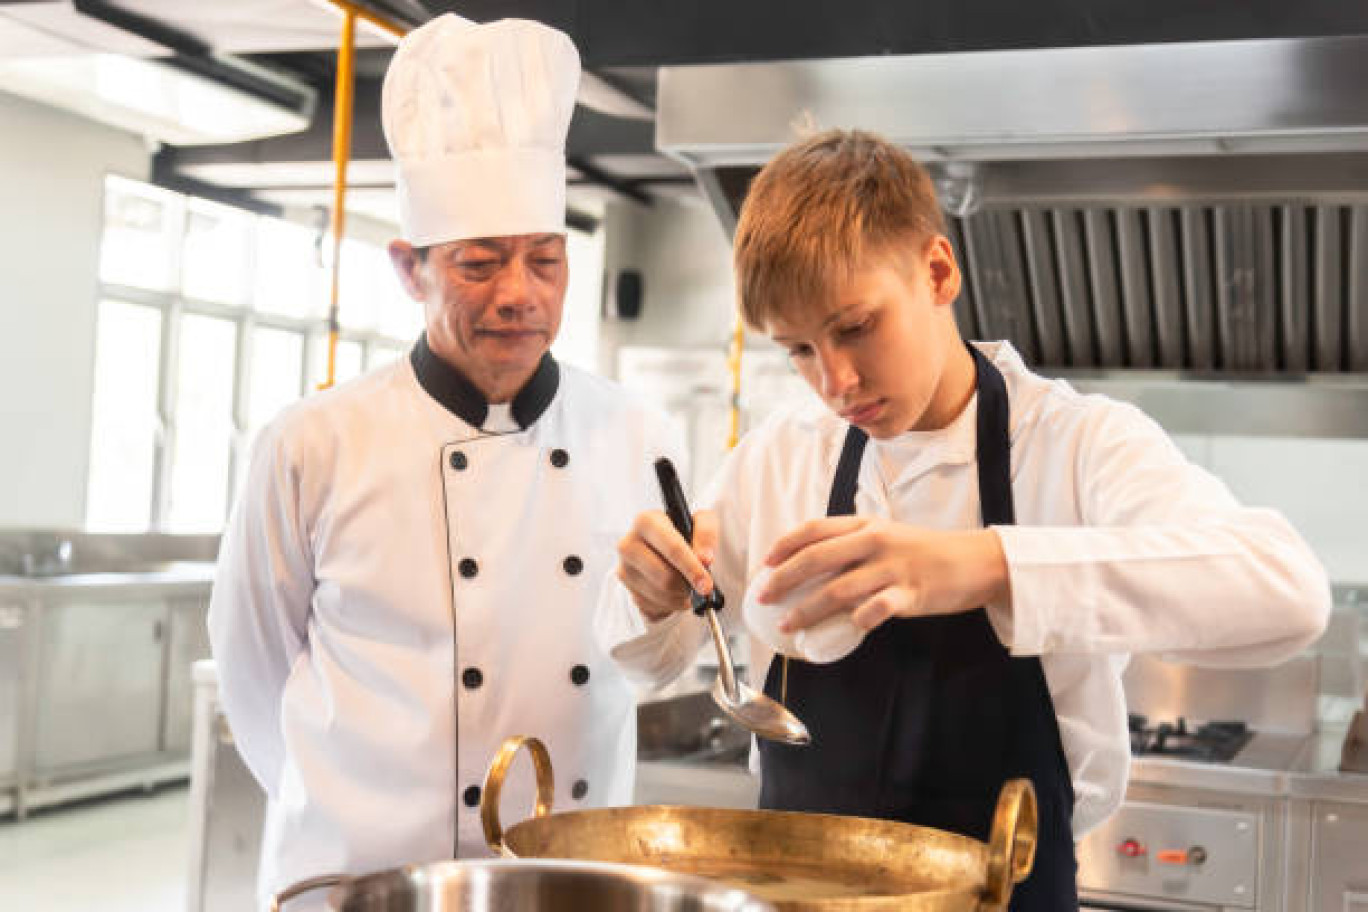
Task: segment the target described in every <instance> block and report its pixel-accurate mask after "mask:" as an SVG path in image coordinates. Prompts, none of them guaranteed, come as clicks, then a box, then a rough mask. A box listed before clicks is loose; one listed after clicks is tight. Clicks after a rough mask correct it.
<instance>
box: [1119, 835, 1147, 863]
mask: <svg viewBox="0 0 1368 912" xmlns="http://www.w3.org/2000/svg"><path fill="white" fill-rule="evenodd" d="M1116 851H1117V853H1118V854H1120V855H1121V856H1122V857H1124V858H1139V857H1140V856H1141V855H1144V854H1145V847H1144V845H1142V844H1141V843H1139V842H1137V841H1136V840H1134V839H1127V840H1126V841H1125V842H1123V843H1121V844H1120V845H1119V846H1117V847H1116Z"/></svg>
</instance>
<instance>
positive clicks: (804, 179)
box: [733, 130, 946, 330]
mask: <svg viewBox="0 0 1368 912" xmlns="http://www.w3.org/2000/svg"><path fill="white" fill-rule="evenodd" d="M945 231H946V228H945V218H944V216H942V215H941V210H940V206H939V204H938V203H937V201H936V191H935V188H934V187H933V186H932V184H931V177H930V175H929V174H927V173H926V169H925V168H923V167H922V166H921V165H920V164H918V163H917V162H916V160H914V159H913V158H912V157H911V156H910V155H908V154H907V153H906V152H904V151H903V150H902V149H900V148H898V147H897V146H895V145H894V144H893V143H891V142H889V141H888V140H886V139H884V138H883V137H881V136H877V135H875V134H873V133H867V132H865V131H863V130H827V131H825V132H822V133H818V134H816V135H815V136H812V137H810V138H808V139H806V140H803V141H802V142H799V143H796V144H794V145H792V146H789V147H788V148H787V149H785V150H784V151H782V152H780V153H779V154H778V155H777V156H775V158H774V159H773V160H772V161H770V163H769V164H767V165H765V167H764V168H763V169H761V171H760V173H759V174H757V175H756V176H755V179H754V181H752V182H751V186H750V191H749V192H748V193H747V194H746V200H745V202H744V203H743V204H742V206H741V215H740V219H739V221H738V223H737V226H736V239H735V244H734V253H733V260H734V263H735V267H736V283H737V293H738V295H739V297H740V304H741V315H742V317H743V318H744V319H745V321H746V322H747V323H748V324H749V325H750V326H751V327H753V328H755V329H760V330H763V329H764V327H765V324H766V322H767V320H768V319H769V318H770V317H772V316H775V315H783V314H792V313H795V312H800V311H801V310H803V309H805V308H808V307H811V306H813V305H814V304H815V303H817V302H818V301H819V300H821V298H822V297H823V295H825V294H828V293H830V291H831V290H832V289H833V288H837V287H840V286H841V285H843V284H844V283H846V282H848V281H850V280H851V278H852V277H853V276H854V274H855V271H856V270H857V269H859V268H862V267H863V266H866V265H868V264H869V263H870V262H871V260H874V259H876V258H879V257H885V256H894V257H896V256H899V255H911V254H913V253H914V252H916V251H917V250H919V249H920V248H921V243H922V242H924V241H926V240H928V239H930V238H932V237H934V236H936V235H938V234H945Z"/></svg>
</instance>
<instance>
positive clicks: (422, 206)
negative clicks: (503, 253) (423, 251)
mask: <svg viewBox="0 0 1368 912" xmlns="http://www.w3.org/2000/svg"><path fill="white" fill-rule="evenodd" d="M579 76H580V61H579V53H578V52H577V51H576V50H575V46H574V44H573V43H572V42H571V41H570V39H569V37H567V36H566V35H565V34H563V33H562V32H559V31H557V30H555V29H553V28H551V27H549V26H546V25H543V24H541V23H540V22H531V21H528V20H523V19H502V20H500V21H498V22H490V23H486V24H483V25H477V24H475V23H473V22H470V21H469V20H466V19H462V18H461V17H459V16H456V15H453V14H451V13H446V14H443V15H441V16H438V17H437V18H435V19H433V20H432V21H430V22H428V23H427V24H425V25H423V26H422V27H420V28H417V29H415V30H413V31H412V32H410V33H409V34H408V35H406V36H405V37H404V39H403V41H401V42H400V43H399V48H398V50H396V51H395V52H394V58H393V59H392V60H391V61H390V65H389V71H388V72H387V73H386V74H385V86H384V92H383V96H382V101H381V110H382V112H383V113H382V119H383V122H384V127H385V139H386V141H387V142H388V143H389V147H390V152H391V154H392V155H393V156H394V159H395V161H396V163H397V164H398V181H397V188H398V193H399V224H400V229H401V231H402V233H403V236H404V239H405V240H407V241H408V242H409V243H411V244H413V245H415V246H418V247H426V246H428V245H430V244H440V243H442V242H445V241H458V240H464V239H468V238H477V237H499V236H503V235H513V234H540V233H543V232H563V231H564V230H565V135H566V132H567V131H568V130H569V127H570V116H571V114H573V113H574V109H575V93H576V89H577V87H578V85H579Z"/></svg>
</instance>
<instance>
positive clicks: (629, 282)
mask: <svg viewBox="0 0 1368 912" xmlns="http://www.w3.org/2000/svg"><path fill="white" fill-rule="evenodd" d="M608 279H609V280H608V282H607V286H608V287H607V288H606V289H605V291H606V292H607V294H606V295H604V302H603V303H604V308H603V310H604V315H605V316H607V317H609V318H610V319H614V320H635V319H636V318H637V317H640V316H641V296H642V279H641V273H640V272H638V271H637V270H635V269H622V270H619V271H618V272H616V273H614V274H612V275H610V276H609V277H608Z"/></svg>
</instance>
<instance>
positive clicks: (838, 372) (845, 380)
mask: <svg viewBox="0 0 1368 912" xmlns="http://www.w3.org/2000/svg"><path fill="white" fill-rule="evenodd" d="M817 375H818V376H817V381H818V383H819V384H821V385H820V386H819V388H818V389H819V391H820V392H821V394H822V398H824V399H828V400H838V399H843V398H844V397H845V395H846V394H847V393H849V392H850V391H851V390H853V389H854V388H855V386H856V385H857V384H858V383H859V382H860V376H859V374H858V373H856V371H855V364H854V362H853V361H852V360H851V357H850V355H848V354H846V353H845V352H842V351H840V350H838V349H834V348H828V349H826V350H825V351H823V350H821V349H818V351H817Z"/></svg>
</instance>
